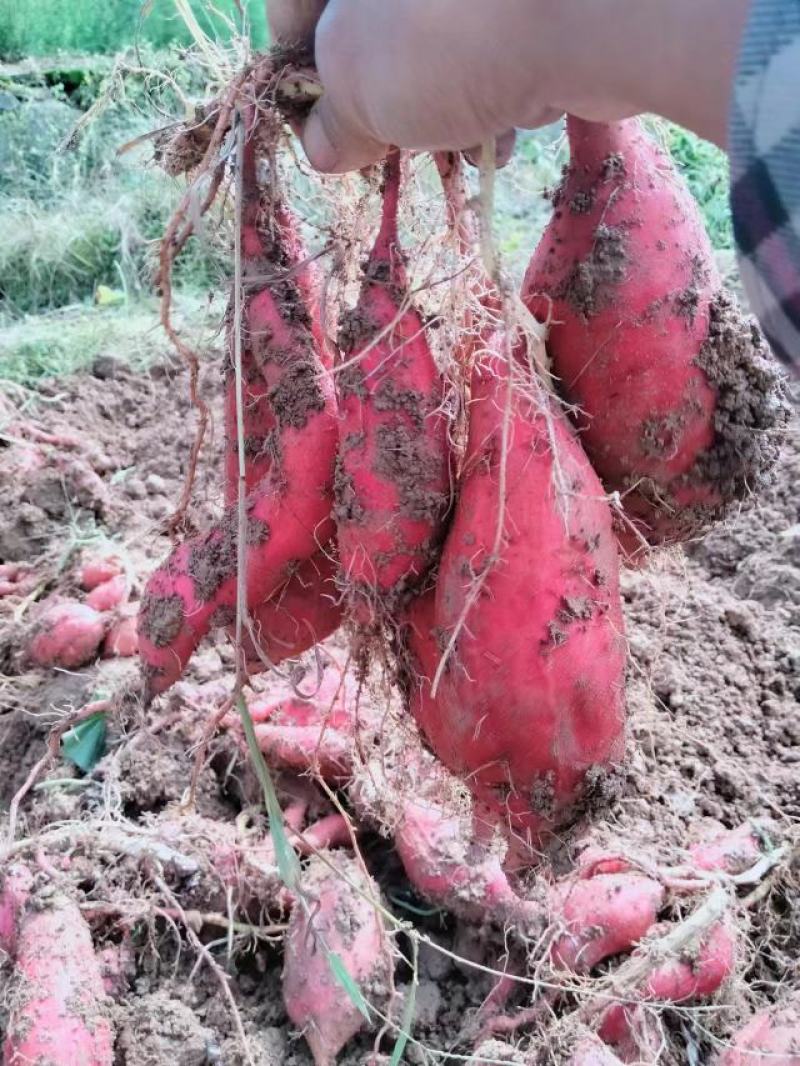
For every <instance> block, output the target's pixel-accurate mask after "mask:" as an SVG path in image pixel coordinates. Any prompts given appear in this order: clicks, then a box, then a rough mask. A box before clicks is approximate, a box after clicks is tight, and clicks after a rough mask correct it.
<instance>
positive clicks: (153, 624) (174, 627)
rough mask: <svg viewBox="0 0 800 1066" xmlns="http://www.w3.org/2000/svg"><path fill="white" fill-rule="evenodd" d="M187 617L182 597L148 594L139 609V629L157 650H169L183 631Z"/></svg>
mask: <svg viewBox="0 0 800 1066" xmlns="http://www.w3.org/2000/svg"><path fill="white" fill-rule="evenodd" d="M185 617H186V615H185V612H184V607H183V600H182V599H181V597H180V596H157V595H152V594H148V595H147V596H145V598H144V599H143V600H142V606H141V608H140V609H139V629H140V631H141V632H142V633H143V634H144V636H145V637H146V638H147V640H149V641H150V643H151V644H153V645H154V646H155V647H156V648H168V647H169V646H170V644H172V642H173V641H174V640H175V638H176V637H177V635H178V634H179V633H180V631H181V629H183V623H184V620H185Z"/></svg>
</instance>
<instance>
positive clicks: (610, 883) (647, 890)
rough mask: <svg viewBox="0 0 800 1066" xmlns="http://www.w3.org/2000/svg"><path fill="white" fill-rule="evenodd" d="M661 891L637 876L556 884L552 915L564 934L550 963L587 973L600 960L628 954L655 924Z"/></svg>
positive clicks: (654, 883) (609, 876) (551, 898)
mask: <svg viewBox="0 0 800 1066" xmlns="http://www.w3.org/2000/svg"><path fill="white" fill-rule="evenodd" d="M664 894H665V893H664V889H663V887H662V886H661V885H660V884H659V883H658V882H657V881H654V880H652V878H649V877H645V876H644V875H642V874H636V873H621V874H598V875H597V876H595V877H592V878H589V879H588V880H582V879H575V880H572V879H571V880H567V881H565V882H561V883H557V884H555V885H554V886H553V887H552V888H551V889H550V893H549V901H550V911H551V914H552V916H553V921H554V922H555V923H557V927H562V926H563V927H564V930H565V931H564V932H563V933H562V934H561V935H560V936H559V937H558V938H557V939H556V940H555V941H554V943H553V946H552V948H551V950H550V957H551V959H552V960H553V964H554V965H555V966H556V967H559V968H561V969H565V970H570V971H572V972H574V973H582V972H584V973H585V972H587V971H588V970H591V969H593V968H594V967H595V966H596V965H597V964H598V963H599V962H602V960H603V959H607V958H609V957H610V956H611V955H618V954H620V953H621V952H623V951H628V950H630V948H631V947H633V945H634V944H636V943H638V941H640V940H641V939H642V937H644V936H645V935H646V934H647V933H648V932H649V931H650V929H651V928H652V927H653V926H654V925H655V923H656V920H657V918H658V912H659V910H660V909H661V907H662V905H663V903H664Z"/></svg>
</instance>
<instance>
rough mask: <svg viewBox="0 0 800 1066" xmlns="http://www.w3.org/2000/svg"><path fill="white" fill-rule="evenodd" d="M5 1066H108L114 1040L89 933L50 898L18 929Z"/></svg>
mask: <svg viewBox="0 0 800 1066" xmlns="http://www.w3.org/2000/svg"><path fill="white" fill-rule="evenodd" d="M10 1006H11V1011H10V1019H9V1025H8V1031H7V1035H6V1043H5V1048H4V1053H3V1054H4V1057H3V1063H4V1066H29V1064H30V1063H44V1062H46V1063H47V1064H48V1066H77V1064H78V1063H80V1066H111V1064H112V1062H113V1059H114V1049H113V1036H112V1032H111V1025H110V1023H109V1018H108V1014H107V1011H106V996H105V991H104V988H103V979H102V976H101V973H100V967H99V965H98V962H97V957H96V955H95V952H94V946H93V945H92V937H91V933H90V932H89V927H88V925H87V924H86V921H85V920H84V918H83V915H82V914H81V912H80V910H79V908H78V906H77V904H76V903H75V902H74V901H73V900H71V899H69V898H68V897H66V896H64V895H62V894H60V893H55V894H54V895H52V896H50V897H49V898H47V899H44V898H41V899H39V900H37V903H36V906H32V905H31V906H29V907H28V909H27V910H26V912H25V914H24V915H23V917H22V919H21V921H20V923H19V936H18V940H17V956H16V970H15V976H14V981H13V987H12V989H11V996H10Z"/></svg>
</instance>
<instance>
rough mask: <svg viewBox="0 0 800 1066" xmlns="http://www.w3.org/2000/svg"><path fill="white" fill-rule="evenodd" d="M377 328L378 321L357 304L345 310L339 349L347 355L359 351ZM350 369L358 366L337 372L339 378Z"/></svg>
mask: <svg viewBox="0 0 800 1066" xmlns="http://www.w3.org/2000/svg"><path fill="white" fill-rule="evenodd" d="M377 330H378V323H377V322H376V321H375V319H374V318H372V317H371V316H370V315H369V314H367V313H366V312H365V311H364V310H363V309H362V308H360V307H358V306H356V307H354V308H352V310H349V311H344V312H343V313H342V315H341V317H340V319H339V332H338V335H337V338H336V343H337V346H338V348H339V351H340V352H342V353H344V354H345V355H351V354H352V353H353V352H357V351H359V350H360V349H361V348H363V347H364V346H365V345H366V344H367V343H368V342H369V341H371V340H372V338H373V337H374V336H375V333H376V331H377ZM350 369H357V367H354V368H350V367H348V368H347V370H343V371H341V373H340V374H337V380H340V379H341V376H342V374H346V373H348V372H349V370H350ZM340 387H342V386H340ZM351 391H352V390H351ZM357 395H359V394H357Z"/></svg>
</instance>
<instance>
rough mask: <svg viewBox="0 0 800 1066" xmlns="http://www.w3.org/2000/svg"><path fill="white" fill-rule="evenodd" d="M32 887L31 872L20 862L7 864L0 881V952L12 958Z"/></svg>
mask: <svg viewBox="0 0 800 1066" xmlns="http://www.w3.org/2000/svg"><path fill="white" fill-rule="evenodd" d="M32 887H33V874H32V873H31V871H30V869H29V868H28V867H27V866H25V865H22V864H19V863H18V864H15V865H13V866H8V867H7V868H6V870H5V871H4V873H3V877H2V881H0V952H3V953H4V954H6V955H10V956H11V958H13V957H14V956H15V955H16V951H17V932H18V926H19V920H20V917H21V915H22V912H23V910H24V908H25V904H26V903H27V901H28V896H29V895H30V892H31V889H32Z"/></svg>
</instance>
